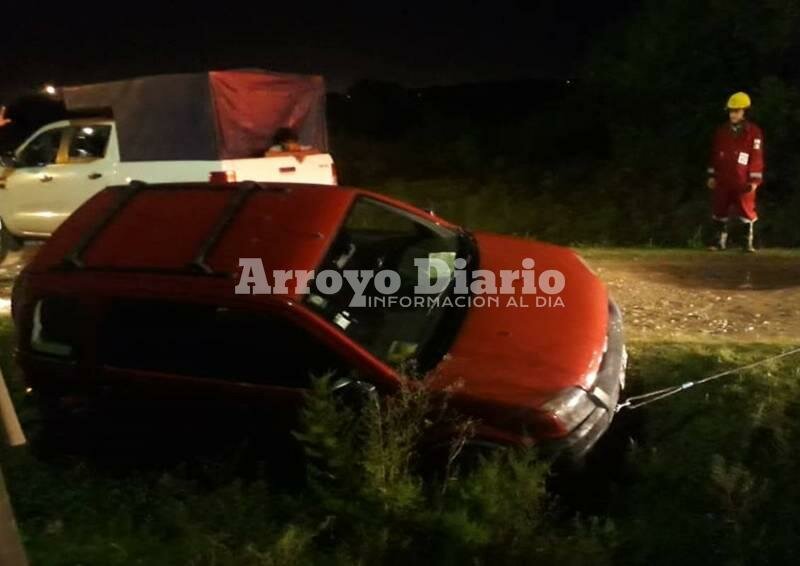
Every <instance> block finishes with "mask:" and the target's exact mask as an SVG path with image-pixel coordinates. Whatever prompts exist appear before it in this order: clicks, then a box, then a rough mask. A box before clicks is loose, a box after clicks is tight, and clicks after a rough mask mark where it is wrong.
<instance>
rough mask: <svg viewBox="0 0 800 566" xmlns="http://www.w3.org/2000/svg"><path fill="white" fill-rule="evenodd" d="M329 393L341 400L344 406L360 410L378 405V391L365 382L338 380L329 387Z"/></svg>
mask: <svg viewBox="0 0 800 566" xmlns="http://www.w3.org/2000/svg"><path fill="white" fill-rule="evenodd" d="M331 393H333V395H334V397H336V398H338V399H341V400H342V401H343V402H344V404H345V405H348V406H350V407H355V408H356V409H359V410H360V409H361V408H363V407H365V406H366V405H368V404H371V403H376V404H377V403H378V390H377V389H376V388H375V386H374V385H372V384H371V383H368V382H366V381H360V380H358V379H351V378H348V377H343V378H339V379H337V380H336V381H334V382H333V384H332V385H331Z"/></svg>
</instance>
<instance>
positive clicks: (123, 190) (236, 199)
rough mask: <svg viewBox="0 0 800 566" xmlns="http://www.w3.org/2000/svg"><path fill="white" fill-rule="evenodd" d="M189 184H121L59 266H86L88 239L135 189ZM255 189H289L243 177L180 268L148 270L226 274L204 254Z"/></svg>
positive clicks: (138, 269)
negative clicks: (209, 228) (208, 260)
mask: <svg viewBox="0 0 800 566" xmlns="http://www.w3.org/2000/svg"><path fill="white" fill-rule="evenodd" d="M187 188H191V187H187V186H186V185H182V184H181V185H173V186H169V185H167V186H159V185H156V186H153V185H148V184H147V183H145V182H143V181H131V182H130V183H129V184H128V185H124V186H122V187H119V188H118V190H119V191H120V192H119V196H118V197H117V200H115V201H114V203H113V204H112V205H111V206H110V207H109V209H108V211H107V212H106V214H105V216H103V217H102V218H100V219H99V220H98V221H97V222H96V223H95V224H94V226H92V227H91V228H90V229H89V230H88V231H87V232H86V233H85V234H84V235H83V236H82V237H81V239H80V240H79V241H78V243H77V244H76V245H75V247H74V248H72V250H71V251H70V252H69V253H68V254H67V255H66V256H64V259H63V260H62V261H61V267H62V268H68V269H90V268H87V266H86V263H85V262H84V260H83V254H84V253H85V252H86V250H87V249H88V248H89V246H90V245H91V244H92V242H93V241H94V240H95V238H97V236H98V235H99V234H100V232H102V231H103V229H104V228H106V227H107V226H108V225H109V224H110V223H111V221H112V220H114V218H116V216H117V215H118V214H119V213H120V212H121V211H122V210H123V209H124V208H125V206H127V205H128V203H130V201H131V200H132V199H133V197H135V196H136V195H137V194H139V192H141V191H142V190H144V189H158V190H164V189H166V190H169V189H172V190H182V189H187ZM258 190H265V191H268V192H279V193H289V192H291V189H290V188H289V187H287V186H283V185H278V186H262V185H260V184H259V183H257V182H255V181H243V182H241V183H238V186H237V187H236V189H235V190H234V192H233V196H231V198H230V199H229V200H228V202H227V204H226V205H225V209H224V210H223V212H222V215H221V216H220V217H219V219H218V220H217V222H216V223H215V224H214V227H213V228H212V229H211V232H210V233H209V234H208V236H206V238H205V240H204V241H203V243H202V245H201V246H200V249H199V250H198V251H197V253H196V254H195V256H194V258H193V259H192V260H191V261H190V262H189V263H187V264H186V266H185V268H184V269H183V270H181V269H166V270H149V271H158V272H164V273H186V272H187V271H188V272H189V273H198V274H203V275H213V276H222V275H228V274H225V273H220V272H216V271H214V270H213V269H212V268H211V266H210V265H208V262H207V258H208V254H209V253H211V251H212V250H213V249H214V246H215V245H216V244H217V242H219V240H220V238H221V237H222V235H223V234H224V233H225V231H226V230H227V229H228V227H229V226H230V224H231V223H232V222H233V220H234V219H235V218H236V215H237V213H238V212H239V210H241V208H242V206H244V204H245V203H246V202H247V199H248V198H249V197H250V196H251V195H253V194H254V193H255V192H256V191H258ZM107 270H109V269H108V268H103V271H107ZM141 270H142V269H140V268H122V269H111V271H141Z"/></svg>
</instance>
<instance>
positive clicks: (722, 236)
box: [709, 221, 728, 251]
mask: <svg viewBox="0 0 800 566" xmlns="http://www.w3.org/2000/svg"><path fill="white" fill-rule="evenodd" d="M714 224H715V225H716V227H717V230H716V236H715V238H714V242H715V243H714V244H712V245H711V247H710V248H709V249H710V250H711V251H724V250H725V248H726V247H727V246H728V224H727V223H726V222H720V221H715V222H714Z"/></svg>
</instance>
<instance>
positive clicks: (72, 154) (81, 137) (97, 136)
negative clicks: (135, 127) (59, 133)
mask: <svg viewBox="0 0 800 566" xmlns="http://www.w3.org/2000/svg"><path fill="white" fill-rule="evenodd" d="M109 137H111V126H109V125H107V124H106V125H103V124H100V125H87V126H75V127H73V128H72V129H71V136H70V142H69V160H70V161H79V162H80V161H89V160H93V159H102V158H103V157H105V155H106V148H107V147H108V139H109Z"/></svg>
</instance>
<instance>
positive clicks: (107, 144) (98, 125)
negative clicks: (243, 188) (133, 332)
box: [0, 119, 336, 259]
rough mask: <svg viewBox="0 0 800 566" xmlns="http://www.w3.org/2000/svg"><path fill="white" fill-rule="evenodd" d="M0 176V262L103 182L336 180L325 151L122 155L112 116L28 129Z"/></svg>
mask: <svg viewBox="0 0 800 566" xmlns="http://www.w3.org/2000/svg"><path fill="white" fill-rule="evenodd" d="M3 164H4V165H5V166H6V167H5V170H4V171H3V172H2V173H0V225H1V226H2V232H3V234H2V242H3V243H2V244H0V259H2V256H4V255H5V253H6V252H7V250H8V248H9V247H13V246H14V245H15V244H17V243H18V242H19V241H20V240H22V239H26V238H47V237H49V236H50V235H51V234H52V233H53V231H54V230H55V229H56V228H57V227H58V226H59V225H60V224H61V223H62V222H63V221H64V220H65V219H66V218H67V217H68V216H69V215H70V214H72V212H73V211H74V210H75V209H77V208H78V207H79V206H80V205H82V204H83V203H84V202H86V200H88V199H89V197H91V196H92V195H94V194H95V193H97V192H98V191H100V190H102V189H104V188H105V187H107V186H109V185H123V184H127V183H130V182H131V181H132V180H137V181H144V182H147V183H170V182H177V181H188V182H191V181H196V182H207V181H208V180H209V178H210V177H211V176H212V175H219V176H222V177H223V178H225V179H226V180H234V179H239V180H252V181H266V182H268V181H284V182H289V183H313V184H317V185H335V184H336V175H335V170H334V165H333V159H332V158H331V156H330V154H328V153H322V152H317V151H302V152H294V153H289V152H275V153H272V152H268V153H265V156H264V157H257V158H250V159H225V160H215V161H132V162H124V161H121V160H120V155H119V143H118V141H117V134H116V125H115V123H114V121H112V120H92V119H81V120H64V121H61V122H55V123H52V124H48V125H46V126H44V127H43V128H41V129H40V130H38V131H37V132H36V133H34V134H33V135H32V136H31V137H30V138H28V140H26V141H25V142H24V143H23V144H22V145H20V147H19V149H17V150H16V151H15V152H14V153H13V154H12V155H11V156H7V157H5V158H4V163H3Z"/></svg>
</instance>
